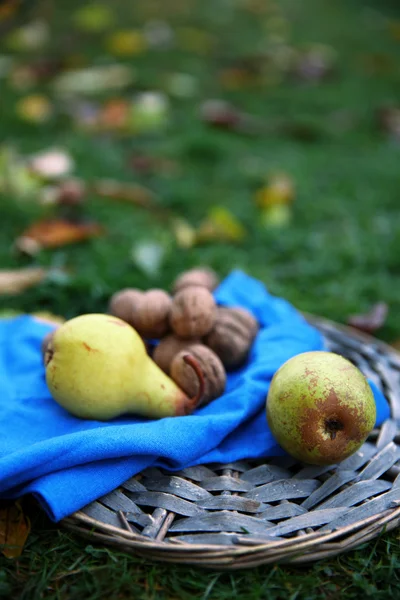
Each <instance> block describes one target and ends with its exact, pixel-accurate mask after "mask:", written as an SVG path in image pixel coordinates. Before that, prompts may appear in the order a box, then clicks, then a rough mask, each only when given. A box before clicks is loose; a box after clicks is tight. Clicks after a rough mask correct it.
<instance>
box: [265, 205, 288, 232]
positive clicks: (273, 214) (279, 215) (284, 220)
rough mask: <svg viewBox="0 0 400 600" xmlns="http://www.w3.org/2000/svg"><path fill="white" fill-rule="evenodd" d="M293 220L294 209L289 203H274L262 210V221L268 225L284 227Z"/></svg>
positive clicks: (278, 227)
mask: <svg viewBox="0 0 400 600" xmlns="http://www.w3.org/2000/svg"><path fill="white" fill-rule="evenodd" d="M291 220H292V210H291V207H290V206H288V205H287V204H274V205H272V206H268V207H266V208H263V209H262V210H261V221H262V223H263V225H265V226H266V227H270V228H277V229H283V228H284V227H287V226H288V225H289V224H290V221H291Z"/></svg>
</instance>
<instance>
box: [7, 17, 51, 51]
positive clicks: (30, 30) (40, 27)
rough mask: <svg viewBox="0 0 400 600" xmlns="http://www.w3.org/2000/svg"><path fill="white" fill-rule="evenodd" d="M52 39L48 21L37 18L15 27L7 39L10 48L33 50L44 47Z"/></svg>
mask: <svg viewBox="0 0 400 600" xmlns="http://www.w3.org/2000/svg"><path fill="white" fill-rule="evenodd" d="M49 39H50V30H49V26H48V24H47V23H46V21H42V20H39V19H37V20H36V21H32V22H31V23H28V24H27V25H24V26H23V27H19V28H17V29H14V30H13V31H12V32H11V33H10V34H9V35H8V36H7V37H6V40H5V43H6V45H7V47H8V48H10V50H14V51H17V52H33V51H36V50H40V49H42V48H43V47H44V46H45V45H46V44H47V42H48V41H49Z"/></svg>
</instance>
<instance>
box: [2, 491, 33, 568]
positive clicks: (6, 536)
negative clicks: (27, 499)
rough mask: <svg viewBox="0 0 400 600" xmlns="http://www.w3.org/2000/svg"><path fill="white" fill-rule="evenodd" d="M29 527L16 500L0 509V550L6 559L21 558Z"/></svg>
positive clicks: (27, 520) (26, 518)
mask: <svg viewBox="0 0 400 600" xmlns="http://www.w3.org/2000/svg"><path fill="white" fill-rule="evenodd" d="M30 529H31V525H30V522H29V519H28V517H26V516H25V515H24V513H23V512H22V508H21V504H20V502H19V501H18V500H17V501H15V502H13V503H7V504H6V506H5V507H3V508H0V550H1V552H2V554H4V556H5V557H7V558H18V557H19V556H21V553H22V550H23V548H24V545H25V542H26V540H27V538H28V535H29V532H30Z"/></svg>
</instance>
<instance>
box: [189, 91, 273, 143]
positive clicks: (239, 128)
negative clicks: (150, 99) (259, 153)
mask: <svg viewBox="0 0 400 600" xmlns="http://www.w3.org/2000/svg"><path fill="white" fill-rule="evenodd" d="M200 118H201V119H202V120H203V121H204V122H205V123H206V124H207V125H211V126H212V127H217V128H219V129H226V130H228V131H234V132H237V133H245V134H250V135H255V134H256V135H258V134H260V133H264V132H266V131H267V129H266V124H265V123H264V122H263V121H262V120H261V119H257V118H254V117H252V116H251V115H249V114H247V113H244V112H241V111H240V110H238V109H237V108H235V107H234V106H232V104H230V103H229V102H226V101H225V100H218V99H216V100H213V99H211V100H206V101H205V102H203V104H202V105H201V107H200Z"/></svg>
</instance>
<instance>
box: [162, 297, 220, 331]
mask: <svg viewBox="0 0 400 600" xmlns="http://www.w3.org/2000/svg"><path fill="white" fill-rule="evenodd" d="M215 315H216V304H215V300H214V297H213V295H212V294H211V292H209V291H208V290H207V289H206V288H204V287H200V286H191V287H187V288H184V289H183V290H181V291H180V292H178V293H177V294H176V296H174V298H173V302H172V307H171V313H170V324H171V327H172V330H173V331H174V333H176V335H178V336H179V337H182V338H194V337H201V336H203V335H206V334H207V333H208V332H209V331H211V329H212V327H213V326H214V322H215Z"/></svg>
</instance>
